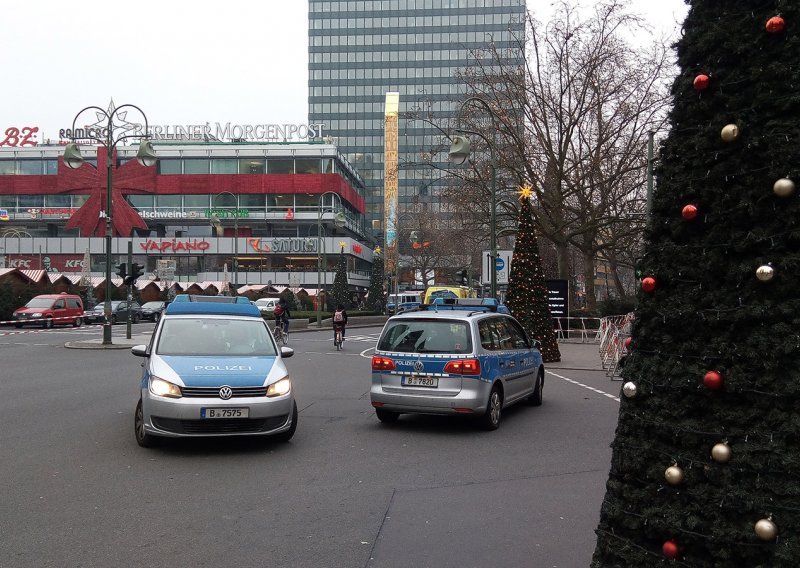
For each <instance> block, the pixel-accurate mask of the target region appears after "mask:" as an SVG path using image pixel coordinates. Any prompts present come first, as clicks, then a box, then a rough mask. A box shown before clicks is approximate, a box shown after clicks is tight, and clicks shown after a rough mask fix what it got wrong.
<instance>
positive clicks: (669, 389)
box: [592, 0, 800, 568]
mask: <svg viewBox="0 0 800 568" xmlns="http://www.w3.org/2000/svg"><path fill="white" fill-rule="evenodd" d="M690 4H691V8H690V11H689V15H688V17H687V20H686V22H685V24H684V26H683V32H684V33H683V37H682V38H681V40H680V41H679V42H678V44H677V49H678V64H679V68H680V73H679V76H678V77H677V79H676V80H675V83H674V86H673V90H672V92H673V96H674V107H673V110H672V111H671V116H670V126H671V128H670V131H669V134H668V137H667V138H666V140H665V141H664V143H663V145H662V148H661V165H660V166H659V169H658V172H657V180H658V187H657V190H656V192H655V194H654V198H653V206H652V210H651V215H652V216H651V219H650V223H649V227H648V234H647V242H646V245H645V257H644V260H643V262H642V264H641V267H642V270H643V278H642V279H641V291H640V293H639V294H640V298H639V306H638V308H637V310H636V312H635V318H636V320H635V324H634V328H633V339H632V343H631V348H632V352H631V354H630V355H629V356H628V358H627V361H626V364H625V369H624V371H623V380H624V385H623V389H622V391H623V396H621V397H620V398H621V404H620V414H619V424H618V427H617V432H616V438H615V440H614V443H613V445H612V448H613V456H612V462H611V472H610V475H609V479H608V483H607V492H606V496H605V499H604V501H603V505H602V510H601V515H600V524H599V527H598V529H597V547H596V549H595V554H594V559H593V563H592V565H593V566H595V567H601V566H602V567H606V566H656V565H658V566H661V565H670V566H671V565H676V566H692V567H711V566H714V567H717V566H719V567H738V566H742V567H744V566H747V567H764V568H766V567H769V568H789V567H796V566H799V565H800V396H799V395H800V287H799V286H798V281H799V280H798V279H799V278H800V228H799V225H800V205H799V204H798V195H797V192H796V191H795V184H794V181H792V180H796V179H797V177H798V175H799V173H800V172H798V169H799V168H800V122H799V121H798V119H799V118H800V92H798V86H800V3H798V2H797V1H782V0H771V1H759V2H754V1H753V0H726V1H724V2H722V1H719V0H713V1H712V0H693V1H692V2H690ZM667 559H672V560H667Z"/></svg>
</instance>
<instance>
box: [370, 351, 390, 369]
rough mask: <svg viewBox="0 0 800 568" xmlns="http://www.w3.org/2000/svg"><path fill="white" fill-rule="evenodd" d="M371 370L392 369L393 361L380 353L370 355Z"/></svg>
mask: <svg viewBox="0 0 800 568" xmlns="http://www.w3.org/2000/svg"><path fill="white" fill-rule="evenodd" d="M372 370H373V371H394V370H395V366H394V361H393V360H391V359H389V358H388V357H381V356H380V355H373V356H372Z"/></svg>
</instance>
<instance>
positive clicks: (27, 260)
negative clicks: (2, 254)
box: [6, 254, 84, 272]
mask: <svg viewBox="0 0 800 568" xmlns="http://www.w3.org/2000/svg"><path fill="white" fill-rule="evenodd" d="M83 264H84V263H83V256H77V255H71V254H42V255H15V254H10V255H8V256H7V257H6V268H18V269H19V270H45V271H47V272H80V271H81V270H83Z"/></svg>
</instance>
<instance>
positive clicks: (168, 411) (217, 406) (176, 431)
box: [131, 295, 297, 447]
mask: <svg viewBox="0 0 800 568" xmlns="http://www.w3.org/2000/svg"><path fill="white" fill-rule="evenodd" d="M238 300H245V302H242V301H237V299H236V298H225V297H217V296H187V295H180V296H177V297H176V298H175V301H173V302H172V303H171V304H170V305H169V306H168V307H167V308H166V310H164V313H163V315H162V317H161V320H160V321H159V322H158V326H157V327H156V329H155V331H154V332H153V336H152V338H151V340H150V344H149V345H137V346H135V347H133V348H132V349H131V351H132V353H133V354H134V355H137V356H139V357H143V358H144V364H143V367H144V373H143V375H142V382H141V396H140V398H139V402H138V404H137V405H136V413H135V420H134V432H135V435H136V441H137V443H138V444H139V445H140V446H144V447H147V446H151V445H153V444H154V443H155V442H157V441H158V439H159V437H172V438H180V437H184V438H187V437H201V436H268V437H270V438H271V439H273V440H278V441H288V440H289V439H291V437H292V436H293V435H294V433H295V430H296V429H297V404H296V402H295V399H294V391H293V389H292V381H291V379H290V377H289V373H288V371H287V370H286V366H285V365H284V363H283V359H284V358H287V357H291V356H292V355H293V354H294V350H293V349H291V348H289V347H281V348H280V349H279V348H278V346H277V345H276V343H275V340H274V339H273V337H272V334H271V333H270V331H269V328H268V327H267V324H266V322H265V321H264V318H263V317H261V312H260V311H259V309H258V308H257V307H256V306H254V305H252V304H251V303H250V302H249V301H248V300H247V299H246V298H239V299H238Z"/></svg>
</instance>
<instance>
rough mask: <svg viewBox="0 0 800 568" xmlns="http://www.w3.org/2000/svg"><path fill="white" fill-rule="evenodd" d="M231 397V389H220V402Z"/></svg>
mask: <svg viewBox="0 0 800 568" xmlns="http://www.w3.org/2000/svg"><path fill="white" fill-rule="evenodd" d="M232 396H233V389H232V388H231V387H222V388H221V389H219V397H220V398H221V399H222V400H228V399H229V398H230V397H232Z"/></svg>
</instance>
